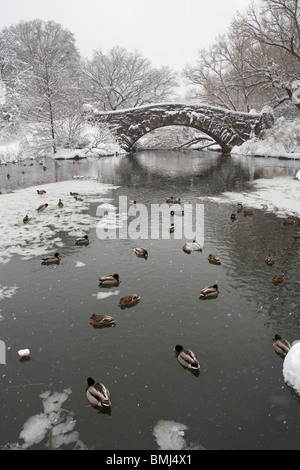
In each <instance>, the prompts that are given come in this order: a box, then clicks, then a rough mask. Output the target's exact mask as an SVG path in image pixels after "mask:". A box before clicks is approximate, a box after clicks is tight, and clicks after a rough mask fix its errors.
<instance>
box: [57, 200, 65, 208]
mask: <svg viewBox="0 0 300 470" xmlns="http://www.w3.org/2000/svg"><path fill="white" fill-rule="evenodd" d="M57 205H58V207H60V208H62V207H64V203H63V202H62V200H61V199H60V200H59V201H58V204H57Z"/></svg>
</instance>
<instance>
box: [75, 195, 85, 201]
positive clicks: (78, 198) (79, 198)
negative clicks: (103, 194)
mask: <svg viewBox="0 0 300 470" xmlns="http://www.w3.org/2000/svg"><path fill="white" fill-rule="evenodd" d="M74 199H76V201H83V199H82V197H78V196H74Z"/></svg>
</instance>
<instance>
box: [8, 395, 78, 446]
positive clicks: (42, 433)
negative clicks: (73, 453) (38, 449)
mask: <svg viewBox="0 0 300 470" xmlns="http://www.w3.org/2000/svg"><path fill="white" fill-rule="evenodd" d="M71 393H72V391H71V390H70V389H65V390H64V391H63V392H62V393H60V392H54V393H53V394H52V395H51V392H50V391H46V392H44V393H42V394H41V395H40V398H42V400H43V407H44V412H43V413H39V414H35V415H33V416H30V418H28V419H27V421H26V422H25V423H24V425H23V429H22V431H21V432H20V435H19V438H20V439H22V440H23V441H24V442H23V444H20V443H18V442H14V443H11V444H7V445H5V446H4V448H5V449H10V450H16V449H28V448H29V447H31V446H33V445H34V444H39V443H41V442H42V441H43V439H47V434H48V436H49V438H48V439H47V440H46V442H45V446H46V447H50V448H51V449H58V448H60V447H61V446H62V445H69V444H73V443H74V448H79V449H85V448H86V446H85V445H84V444H83V442H81V441H80V440H79V434H78V432H77V431H74V427H75V426H76V420H75V419H74V418H73V415H72V412H68V413H67V414H66V410H63V409H62V408H61V405H62V404H63V402H64V401H65V400H66V399H67V398H68V397H69V395H70V394H71Z"/></svg>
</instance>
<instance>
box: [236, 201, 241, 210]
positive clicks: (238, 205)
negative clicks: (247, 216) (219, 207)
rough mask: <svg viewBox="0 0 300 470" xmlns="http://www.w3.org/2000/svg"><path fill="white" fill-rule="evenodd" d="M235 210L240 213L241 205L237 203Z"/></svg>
mask: <svg viewBox="0 0 300 470" xmlns="http://www.w3.org/2000/svg"><path fill="white" fill-rule="evenodd" d="M236 210H237V211H238V212H241V211H242V210H243V204H242V203H241V202H238V203H237V206H236Z"/></svg>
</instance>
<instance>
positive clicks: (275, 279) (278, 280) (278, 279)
mask: <svg viewBox="0 0 300 470" xmlns="http://www.w3.org/2000/svg"><path fill="white" fill-rule="evenodd" d="M283 281H284V274H275V275H274V276H273V282H274V284H280V283H281V282H283Z"/></svg>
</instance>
